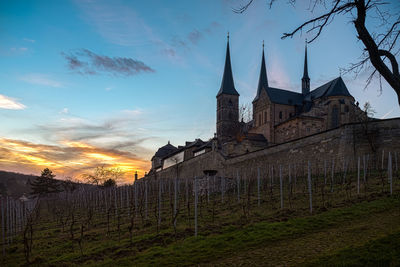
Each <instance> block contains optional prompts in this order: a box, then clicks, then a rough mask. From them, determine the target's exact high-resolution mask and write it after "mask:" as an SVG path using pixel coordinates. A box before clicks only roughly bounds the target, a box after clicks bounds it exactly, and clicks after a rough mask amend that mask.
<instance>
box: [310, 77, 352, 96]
mask: <svg viewBox="0 0 400 267" xmlns="http://www.w3.org/2000/svg"><path fill="white" fill-rule="evenodd" d="M323 96H352V95H351V94H350V93H349V90H348V89H347V87H346V85H345V84H344V81H343V79H342V77H338V78H336V79H334V80H332V81H330V82H327V83H326V84H324V85H321V86H320V87H318V88H317V89H315V90H313V91H311V92H310V93H309V94H308V95H306V96H305V99H306V100H307V101H311V100H313V99H316V98H321V97H323Z"/></svg>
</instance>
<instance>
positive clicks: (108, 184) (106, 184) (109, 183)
mask: <svg viewBox="0 0 400 267" xmlns="http://www.w3.org/2000/svg"><path fill="white" fill-rule="evenodd" d="M116 184H117V183H116V182H115V180H114V179H111V178H110V179H107V180H106V181H104V183H103V186H104V187H112V186H115V185H116Z"/></svg>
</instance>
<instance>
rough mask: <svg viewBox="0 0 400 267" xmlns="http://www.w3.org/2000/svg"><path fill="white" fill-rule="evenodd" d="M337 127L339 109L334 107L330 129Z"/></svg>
mask: <svg viewBox="0 0 400 267" xmlns="http://www.w3.org/2000/svg"><path fill="white" fill-rule="evenodd" d="M338 126H339V109H338V107H337V106H336V105H334V106H333V108H332V118H331V127H332V128H335V127H338Z"/></svg>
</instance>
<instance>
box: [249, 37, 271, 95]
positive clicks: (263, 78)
mask: <svg viewBox="0 0 400 267" xmlns="http://www.w3.org/2000/svg"><path fill="white" fill-rule="evenodd" d="M262 48H263V51H262V58H261V70H260V78H259V79H258V88H257V95H256V97H255V98H254V100H253V102H254V101H256V100H258V98H259V97H260V95H261V91H262V90H263V89H267V88H268V77H267V68H266V67H265V55H264V41H263V45H262Z"/></svg>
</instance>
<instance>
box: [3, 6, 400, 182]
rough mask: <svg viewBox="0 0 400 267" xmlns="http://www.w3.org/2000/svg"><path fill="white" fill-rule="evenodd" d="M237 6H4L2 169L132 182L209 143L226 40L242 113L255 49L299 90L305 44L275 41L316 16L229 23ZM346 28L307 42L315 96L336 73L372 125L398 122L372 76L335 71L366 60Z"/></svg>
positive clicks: (293, 13)
mask: <svg viewBox="0 0 400 267" xmlns="http://www.w3.org/2000/svg"><path fill="white" fill-rule="evenodd" d="M240 3H241V1H226V0H221V1H202V2H201V3H199V2H190V3H188V2H185V1H180V2H179V1H178V2H174V3H173V4H170V5H165V3H164V2H163V1H152V2H151V3H150V4H149V3H148V2H146V3H142V2H140V3H130V2H128V1H115V2H113V4H110V3H109V2H107V1H63V2H57V3H55V2H53V1H36V2H34V3H32V2H29V3H26V2H23V1H13V2H8V3H4V2H3V3H0V20H1V23H0V25H2V26H1V29H2V30H1V31H0V37H1V39H2V40H3V42H2V44H0V58H1V61H0V68H1V70H2V71H1V74H0V77H1V78H2V81H3V83H2V85H1V86H0V120H1V121H2V127H1V128H0V147H1V148H0V151H1V155H0V170H5V171H15V172H19V173H25V174H34V173H35V172H36V173H38V174H39V175H40V171H41V170H43V169H44V168H46V167H48V168H50V169H51V170H52V171H53V173H54V174H56V176H57V178H58V179H63V178H64V179H65V178H66V177H67V176H72V177H75V178H76V177H79V176H80V175H81V174H83V173H91V172H92V171H93V169H94V168H95V167H97V166H107V167H118V168H121V169H122V170H123V171H125V172H127V173H128V176H127V177H126V178H125V179H126V180H125V182H127V181H133V176H134V172H135V171H138V173H139V177H141V176H143V175H144V173H145V172H147V171H149V169H150V166H151V163H150V159H151V157H152V156H153V155H154V153H155V152H156V151H157V149H158V148H159V147H161V146H163V145H165V144H166V143H167V142H168V141H171V144H173V145H175V146H178V145H182V144H184V143H185V141H193V140H195V139H196V138H200V139H202V140H208V139H209V138H212V137H213V135H214V132H215V117H216V114H215V107H216V98H215V96H216V94H217V92H218V90H219V88H220V85H221V79H222V73H223V68H224V62H225V52H226V51H225V49H226V41H227V40H226V36H227V32H229V35H230V39H229V41H230V53H231V61H232V69H233V79H234V82H235V87H236V89H237V90H238V92H239V94H240V103H241V104H246V103H251V101H252V99H253V98H254V96H255V94H256V90H257V84H258V76H259V71H260V65H261V53H262V42H265V50H264V51H265V56H266V68H267V73H268V79H269V82H270V85H271V87H278V88H282V89H286V90H291V91H295V92H301V77H302V74H303V73H302V72H303V62H304V44H305V39H306V38H307V37H310V35H308V34H307V33H303V34H302V35H296V36H295V37H294V38H291V39H287V40H281V38H280V37H281V36H282V33H283V32H288V31H290V30H292V29H294V28H295V27H296V26H297V25H298V24H299V23H301V22H303V21H304V20H306V19H307V18H308V17H309V16H311V14H310V11H305V10H306V9H307V6H306V5H305V4H304V3H298V4H297V6H296V7H295V8H291V7H290V6H287V5H286V4H285V3H283V4H282V3H280V2H279V3H276V4H275V5H274V6H273V7H272V9H269V8H268V7H267V5H266V4H265V3H264V2H262V3H260V2H255V3H254V5H253V6H251V8H249V10H248V11H246V12H245V13H243V14H236V13H234V12H233V11H232V8H234V7H237V6H238V5H239V4H240ZM163 4H164V5H163ZM391 4H393V5H400V4H399V3H395V1H393V2H392V3H391ZM193 10H195V11H196V12H193ZM347 21H348V18H347V17H337V18H335V21H334V22H333V23H332V24H331V25H329V27H328V28H326V29H325V31H324V32H323V33H322V35H321V36H320V37H319V38H318V39H316V40H315V41H314V42H312V43H311V44H308V68H309V69H308V71H309V75H310V78H311V90H313V89H315V88H317V87H319V86H321V85H323V84H324V83H326V82H329V81H330V80H333V79H334V78H337V77H339V76H340V77H342V78H343V80H344V82H345V83H346V86H347V88H348V89H349V91H350V93H351V94H352V95H353V96H354V98H355V101H358V102H359V103H360V106H362V105H363V104H364V103H365V102H367V101H368V102H370V103H371V105H372V107H373V108H374V110H375V111H376V113H375V117H376V118H378V119H379V118H382V119H384V118H394V117H400V110H399V107H398V104H397V96H396V94H395V92H394V90H393V89H391V88H390V87H389V86H388V84H387V83H386V81H384V80H383V81H382V85H383V89H382V93H380V92H379V80H378V79H375V80H374V81H373V82H372V83H371V85H370V86H369V87H368V88H367V89H364V86H365V83H366V82H365V80H366V79H367V77H368V75H369V73H370V70H366V71H363V72H361V73H360V74H359V75H358V77H356V78H354V74H347V75H342V73H341V72H339V68H345V67H348V66H349V64H350V63H352V62H353V63H354V62H356V61H357V58H358V57H359V56H360V55H361V52H362V50H361V49H362V46H361V45H360V44H359V43H358V42H357V40H356V35H355V30H354V29H353V27H352V25H349V24H348V22H347ZM368 23H369V24H368V26H369V27H372V28H374V27H379V25H378V24H377V23H376V22H375V21H373V20H372V21H368Z"/></svg>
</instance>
